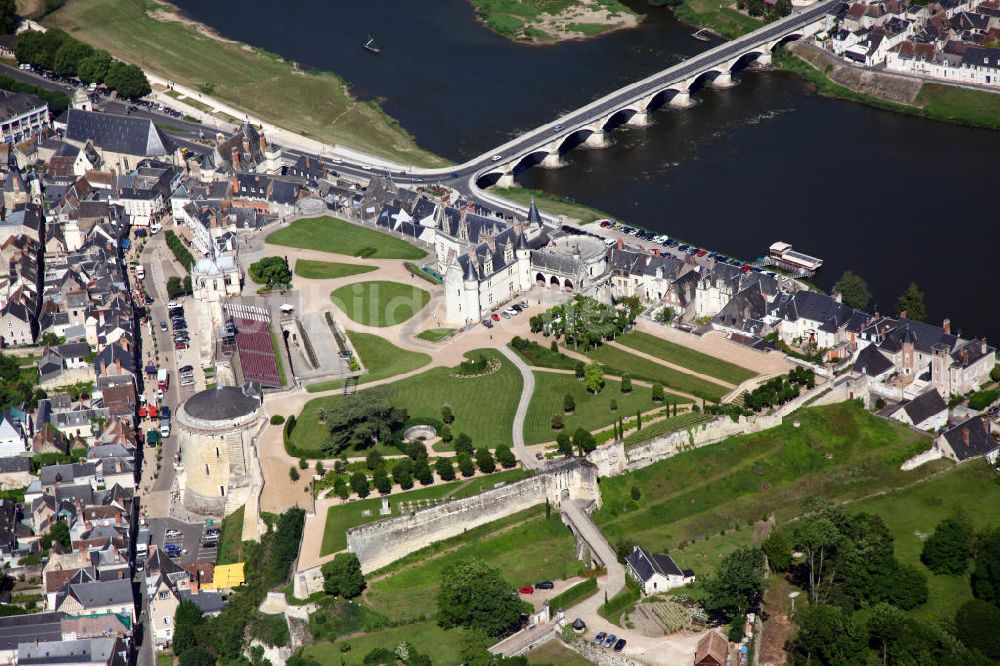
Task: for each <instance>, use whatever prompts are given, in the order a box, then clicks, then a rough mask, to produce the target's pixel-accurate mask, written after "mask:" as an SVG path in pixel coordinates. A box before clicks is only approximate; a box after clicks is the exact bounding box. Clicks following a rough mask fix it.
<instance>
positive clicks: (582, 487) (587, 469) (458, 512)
mask: <svg viewBox="0 0 1000 666" xmlns="http://www.w3.org/2000/svg"><path fill="white" fill-rule="evenodd" d="M546 499H548V500H549V501H550V502H551V503H552V504H554V505H556V506H558V505H559V502H561V501H562V500H563V499H584V500H588V501H589V500H594V501H597V502H598V503H599V502H600V490H599V488H598V485H597V469H596V468H594V467H593V466H591V465H588V464H587V463H585V462H582V461H580V460H566V461H558V462H551V463H547V464H546V465H545V466H544V467H543V468H542V470H540V471H539V473H538V474H536V475H535V476H532V477H529V478H527V479H524V480H522V481H518V482H516V483H511V484H508V485H505V486H501V487H500V488H494V489H492V490H487V491H485V492H482V493H479V494H478V495H473V496H472V497H467V498H463V499H457V500H452V501H450V502H446V503H444V504H439V505H437V506H434V507H430V508H427V509H422V510H419V511H413V512H411V513H409V514H407V515H404V516H399V517H397V518H389V519H386V520H380V521H377V522H374V523H369V524H367V525H362V526H360V527H355V528H353V529H351V530H348V532H347V548H348V550H350V551H351V552H352V553H354V554H355V555H357V556H358V560H359V561H360V562H361V569H362V570H363V571H364V572H365V573H368V572H371V571H375V570H376V569H380V568H382V567H384V566H386V565H388V564H390V563H392V562H394V561H396V560H398V559H400V558H402V557H404V556H406V555H409V554H410V553H412V552H414V551H417V550H420V549H421V548H424V547H426V546H428V545H430V544H432V543H434V542H435V541H441V540H442V539H447V538H449V537H453V536H456V535H459V534H461V533H462V532H465V531H466V530H469V529H472V528H473V527H478V526H479V525H484V524H486V523H490V522H493V521H495V520H500V519H501V518H504V517H506V516H510V515H512V514H515V513H517V512H519V511H524V510H525V509H529V508H531V507H533V506H536V505H538V504H541V503H543V502H544V501H545V500H546ZM303 582H305V581H303ZM303 587H306V585H303Z"/></svg>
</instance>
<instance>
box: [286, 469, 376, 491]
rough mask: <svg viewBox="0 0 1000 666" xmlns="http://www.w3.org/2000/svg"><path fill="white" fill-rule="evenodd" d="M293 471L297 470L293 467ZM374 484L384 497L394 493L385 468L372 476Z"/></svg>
mask: <svg viewBox="0 0 1000 666" xmlns="http://www.w3.org/2000/svg"><path fill="white" fill-rule="evenodd" d="M292 469H295V468H294V467H293V468H292ZM372 483H374V484H375V488H376V489H377V490H378V491H379V492H380V493H382V494H383V495H385V494H388V493H389V492H391V491H392V481H391V480H389V475H388V474H387V473H386V471H385V468H384V467H379V468H378V469H377V470H375V473H374V474H373V475H372Z"/></svg>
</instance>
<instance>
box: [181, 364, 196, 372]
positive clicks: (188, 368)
mask: <svg viewBox="0 0 1000 666" xmlns="http://www.w3.org/2000/svg"><path fill="white" fill-rule="evenodd" d="M178 372H194V368H193V367H191V366H190V365H182V366H181V367H180V368H178Z"/></svg>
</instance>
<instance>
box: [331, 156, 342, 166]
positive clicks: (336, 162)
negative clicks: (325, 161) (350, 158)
mask: <svg viewBox="0 0 1000 666" xmlns="http://www.w3.org/2000/svg"><path fill="white" fill-rule="evenodd" d="M333 163H334V164H343V163H344V160H342V159H340V158H339V157H334V158H333Z"/></svg>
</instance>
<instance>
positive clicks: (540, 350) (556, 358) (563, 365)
mask: <svg viewBox="0 0 1000 666" xmlns="http://www.w3.org/2000/svg"><path fill="white" fill-rule="evenodd" d="M507 346H508V347H510V348H511V349H512V350H513V351H514V353H515V354H517V355H518V356H520V357H521V358H522V359H524V362H525V363H527V364H528V365H531V366H535V367H538V368H555V369H556V370H573V369H575V368H576V359H575V358H570V357H569V356H566V354H563V353H562V352H560V351H552V350H551V349H549V348H548V347H543V346H541V345H540V344H538V343H537V342H532V343H530V344H529V345H528V346H527V347H525V348H524V349H515V348H514V346H513V345H507Z"/></svg>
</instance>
